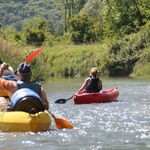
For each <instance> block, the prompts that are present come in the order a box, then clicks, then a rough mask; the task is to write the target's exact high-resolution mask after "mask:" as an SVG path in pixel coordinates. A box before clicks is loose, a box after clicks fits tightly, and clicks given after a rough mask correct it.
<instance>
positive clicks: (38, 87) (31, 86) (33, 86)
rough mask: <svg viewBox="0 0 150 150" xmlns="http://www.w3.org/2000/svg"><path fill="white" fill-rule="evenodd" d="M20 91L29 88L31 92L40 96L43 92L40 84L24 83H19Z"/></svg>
mask: <svg viewBox="0 0 150 150" xmlns="http://www.w3.org/2000/svg"><path fill="white" fill-rule="evenodd" d="M17 85H18V89H22V88H28V89H30V90H33V91H34V92H35V93H37V94H38V95H40V92H41V84H40V83H39V82H23V81H20V80H19V81H17Z"/></svg>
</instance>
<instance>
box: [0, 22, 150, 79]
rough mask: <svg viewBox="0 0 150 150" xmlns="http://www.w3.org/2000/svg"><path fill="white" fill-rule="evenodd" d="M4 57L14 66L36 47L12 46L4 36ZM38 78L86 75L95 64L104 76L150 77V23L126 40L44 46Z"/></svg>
mask: <svg viewBox="0 0 150 150" xmlns="http://www.w3.org/2000/svg"><path fill="white" fill-rule="evenodd" d="M0 40H1V43H0V53H1V55H0V59H1V60H2V61H6V62H8V63H10V64H11V65H12V66H13V67H14V69H16V68H17V65H18V64H19V63H20V62H23V61H24V60H25V59H26V58H27V56H28V55H29V54H30V53H31V52H32V51H34V50H36V49H38V48H36V47H21V48H18V47H17V46H13V45H10V43H8V42H7V41H8V40H4V39H3V38H1V39H0ZM43 47H44V46H43ZM30 64H31V66H32V69H33V79H34V80H39V81H41V80H43V81H45V80H47V79H48V78H51V77H78V76H86V75H88V74H89V70H90V68H92V67H98V69H99V70H100V72H101V75H102V76H111V77H112V76H132V77H138V76H141V77H142V76H143V77H144V76H149V74H150V70H149V68H150V23H148V24H147V25H145V26H144V27H143V28H141V30H140V31H139V32H138V33H136V34H130V35H128V36H125V37H124V38H122V39H114V40H112V39H107V40H105V41H103V43H97V44H91V45H71V44H70V45H68V44H64V45H63V44H60V45H53V46H49V47H44V50H43V51H42V52H41V53H40V54H39V55H38V56H37V57H36V59H35V60H33V61H32V62H31V63H30Z"/></svg>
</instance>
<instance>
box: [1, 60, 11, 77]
mask: <svg viewBox="0 0 150 150" xmlns="http://www.w3.org/2000/svg"><path fill="white" fill-rule="evenodd" d="M8 67H9V65H8V64H7V63H3V64H2V65H1V67H0V77H2V76H3V73H4V71H5V70H7V69H8Z"/></svg>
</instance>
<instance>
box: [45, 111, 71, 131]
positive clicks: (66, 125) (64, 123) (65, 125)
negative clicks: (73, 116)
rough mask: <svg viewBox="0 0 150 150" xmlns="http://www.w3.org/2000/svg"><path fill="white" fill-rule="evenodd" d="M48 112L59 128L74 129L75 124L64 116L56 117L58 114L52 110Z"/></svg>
mask: <svg viewBox="0 0 150 150" xmlns="http://www.w3.org/2000/svg"><path fill="white" fill-rule="evenodd" d="M48 113H49V114H50V115H51V116H52V117H53V118H54V120H55V124H56V127H57V128H58V129H64V128H67V129H73V125H72V124H71V123H70V122H68V121H67V120H64V119H62V118H56V116H55V115H54V114H52V113H51V112H50V111H48Z"/></svg>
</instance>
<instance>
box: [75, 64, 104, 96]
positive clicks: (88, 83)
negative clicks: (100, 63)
mask: <svg viewBox="0 0 150 150" xmlns="http://www.w3.org/2000/svg"><path fill="white" fill-rule="evenodd" d="M89 75H90V76H89V77H88V78H86V79H85V82H84V83H83V85H82V86H81V88H80V89H79V90H78V92H77V94H81V93H84V92H86V93H95V92H99V91H100V90H102V81H101V80H100V79H99V78H98V75H99V70H98V69H97V68H95V67H94V68H91V70H90V73H89Z"/></svg>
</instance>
